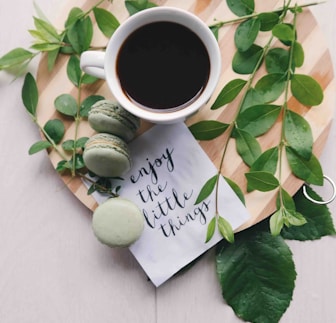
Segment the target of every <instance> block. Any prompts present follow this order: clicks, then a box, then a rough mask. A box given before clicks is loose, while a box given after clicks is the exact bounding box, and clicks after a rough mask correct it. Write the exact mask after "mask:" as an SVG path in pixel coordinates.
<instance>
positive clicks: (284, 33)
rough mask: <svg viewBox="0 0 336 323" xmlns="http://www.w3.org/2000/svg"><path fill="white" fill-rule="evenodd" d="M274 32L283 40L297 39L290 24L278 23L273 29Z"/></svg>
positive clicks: (275, 35)
mask: <svg viewBox="0 0 336 323" xmlns="http://www.w3.org/2000/svg"><path fill="white" fill-rule="evenodd" d="M272 34H273V36H274V37H277V38H278V39H279V40H281V41H283V42H292V41H294V40H295V36H294V32H293V27H292V26H291V25H289V24H284V23H281V24H277V25H275V26H274V27H273V29H272Z"/></svg>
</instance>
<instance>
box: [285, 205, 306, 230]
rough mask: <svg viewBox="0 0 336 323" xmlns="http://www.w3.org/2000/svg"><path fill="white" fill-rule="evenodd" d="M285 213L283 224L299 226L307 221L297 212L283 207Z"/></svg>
mask: <svg viewBox="0 0 336 323" xmlns="http://www.w3.org/2000/svg"><path fill="white" fill-rule="evenodd" d="M285 214H286V218H285V224H286V226H287V227H290V226H296V227H299V226H302V225H304V224H306V223H307V220H306V219H305V218H304V216H303V215H302V214H301V213H299V212H296V211H293V210H287V209H285ZM287 223H288V224H287Z"/></svg>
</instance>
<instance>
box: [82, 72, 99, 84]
mask: <svg viewBox="0 0 336 323" xmlns="http://www.w3.org/2000/svg"><path fill="white" fill-rule="evenodd" d="M98 80H99V79H98V78H96V77H94V76H92V75H89V74H84V75H83V77H82V83H83V84H93V83H95V82H97V81H98Z"/></svg>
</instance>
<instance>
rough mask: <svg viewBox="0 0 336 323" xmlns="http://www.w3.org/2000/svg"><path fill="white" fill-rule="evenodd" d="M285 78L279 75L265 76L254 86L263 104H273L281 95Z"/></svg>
mask: <svg viewBox="0 0 336 323" xmlns="http://www.w3.org/2000/svg"><path fill="white" fill-rule="evenodd" d="M285 85H286V77H285V75H284V74H281V73H272V74H266V75H265V76H263V77H262V78H261V79H260V80H259V81H258V82H257V84H256V85H255V90H256V91H257V92H258V93H259V95H260V96H261V97H262V98H263V101H264V102H267V103H268V102H273V101H275V100H276V99H277V98H279V96H280V95H281V94H282V93H283V91H284V89H285Z"/></svg>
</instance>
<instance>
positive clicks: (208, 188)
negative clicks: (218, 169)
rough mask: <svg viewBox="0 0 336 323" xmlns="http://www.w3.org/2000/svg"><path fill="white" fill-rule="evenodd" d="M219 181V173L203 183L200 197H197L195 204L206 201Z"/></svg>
mask: <svg viewBox="0 0 336 323" xmlns="http://www.w3.org/2000/svg"><path fill="white" fill-rule="evenodd" d="M217 181H218V174H217V175H215V176H213V177H211V178H210V179H209V180H207V182H206V183H205V184H204V185H203V187H202V189H201V191H200V193H199V194H198V197H197V199H196V202H195V205H196V204H198V203H201V202H202V201H204V200H205V199H206V198H207V197H208V196H210V194H211V193H212V192H213V190H214V189H215V186H216V183H217Z"/></svg>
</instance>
